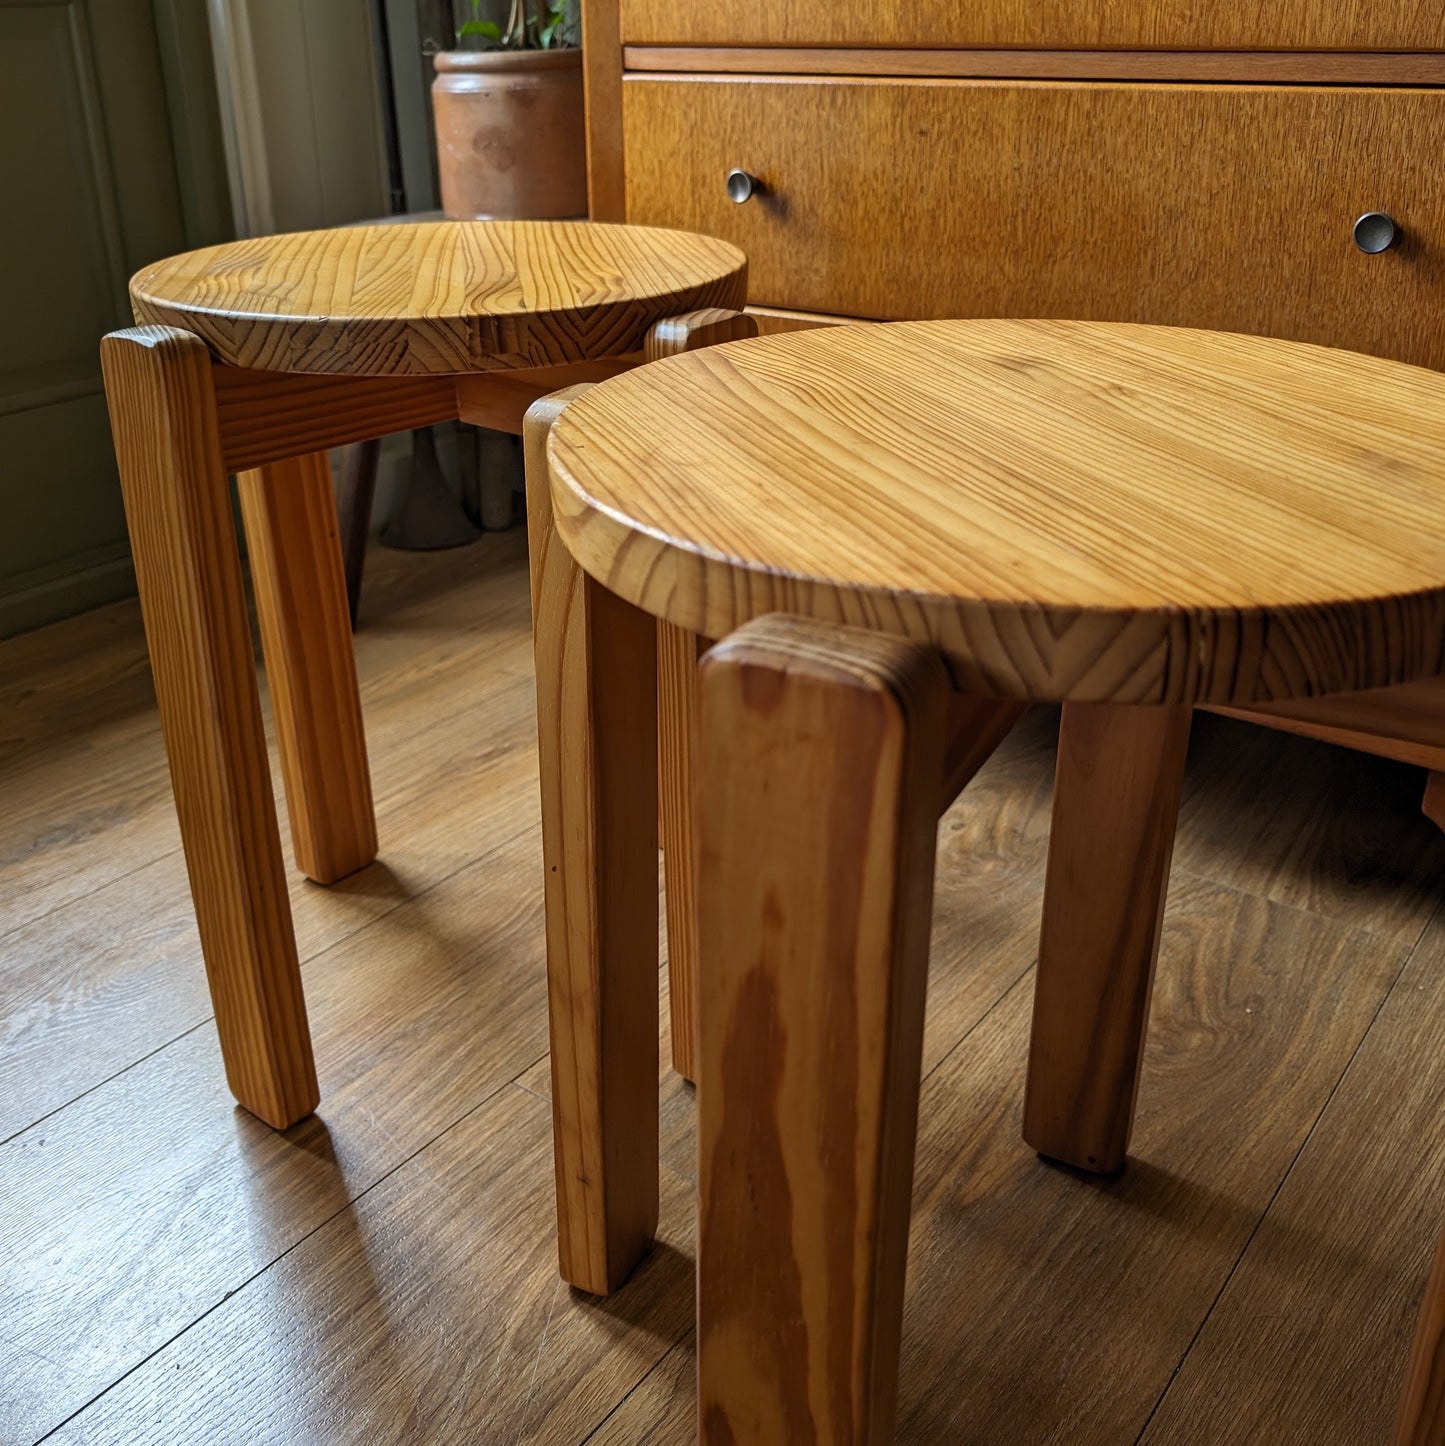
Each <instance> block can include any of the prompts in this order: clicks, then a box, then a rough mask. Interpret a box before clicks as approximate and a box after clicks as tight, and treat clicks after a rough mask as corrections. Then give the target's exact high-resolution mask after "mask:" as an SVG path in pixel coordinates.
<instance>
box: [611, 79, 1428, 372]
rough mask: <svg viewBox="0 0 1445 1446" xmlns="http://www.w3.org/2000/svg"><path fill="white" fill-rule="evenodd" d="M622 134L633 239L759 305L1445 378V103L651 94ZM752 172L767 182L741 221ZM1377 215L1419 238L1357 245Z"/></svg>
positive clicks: (1141, 94)
mask: <svg viewBox="0 0 1445 1446" xmlns="http://www.w3.org/2000/svg"><path fill="white" fill-rule="evenodd" d="M623 134H624V137H625V162H626V177H627V181H626V206H627V215H628V219H629V220H632V221H639V222H642V223H644V224H648V225H658V226H677V227H681V228H684V229H687V230H694V231H701V232H704V233H707V234H710V235H714V236H721V237H724V238H726V239H727V240H730V241H732V242H734V243H735V244H736V245H738V246H740V247H741V248H742V249H743V250H744V251H745V252H746V253H747V256H748V260H749V275H750V293H751V298H752V300H753V301H754V302H756V303H760V304H763V305H769V306H778V307H793V308H801V309H805V310H811V311H826V312H843V313H846V314H848V315H853V316H864V317H875V318H921V317H947V316H1059V317H1076V318H1085V319H1091V320H1111V321H1152V322H1169V323H1171V324H1174V325H1180V326H1197V327H1209V328H1214V329H1217V330H1222V331H1248V332H1257V333H1264V334H1268V335H1274V336H1285V337H1291V338H1295V339H1297V340H1303V341H1316V342H1324V343H1330V344H1334V345H1346V346H1350V347H1352V348H1355V349H1356V350H1360V351H1368V352H1374V353H1377V354H1380V355H1387V356H1391V357H1395V358H1397V359H1399V360H1403V361H1411V362H1417V363H1421V364H1424V365H1428V366H1442V365H1445V327H1442V326H1441V324H1440V315H1439V313H1440V304H1439V303H1440V286H1441V278H1440V271H1439V264H1440V257H1441V255H1442V254H1445V173H1442V171H1441V170H1440V168H1439V166H1438V164H1437V158H1438V157H1439V156H1440V155H1442V154H1445V90H1408V91H1389V90H1381V89H1364V88H1347V87H1334V88H1328V89H1325V88H1305V87H1299V86H1251V87H1241V86H1159V85H1091V84H1038V83H1027V82H1019V83H991V82H972V81H949V80H937V81H904V80H898V81H882V80H878V81H850V80H815V79H802V78H782V77H780V78H774V79H759V78H756V77H740V78H731V79H719V78H711V77H708V78H703V77H695V76H691V77H689V76H677V77H672V78H661V77H658V76H637V77H632V78H629V79H628V80H627V81H626V82H625V84H624V86H623ZM1402 134H1404V135H1408V136H1409V137H1410V140H1411V144H1410V147H1409V148H1408V149H1401V147H1400V145H1399V138H1400V136H1401V135H1402ZM840 138H846V142H843V141H842V140H841V139H840ZM734 166H736V167H741V168H742V169H744V170H746V171H748V172H750V173H752V174H753V175H754V176H756V177H758V178H759V179H760V180H761V182H762V183H763V185H762V189H761V191H760V193H759V194H757V195H755V196H754V197H753V198H752V199H751V200H749V201H748V202H747V203H745V204H743V205H736V204H734V203H733V202H732V201H731V200H730V199H729V198H728V194H727V191H726V188H725V185H724V178H725V177H726V175H727V173H728V170H729V169H730V168H731V167H734ZM1371 210H1380V211H1385V212H1388V213H1389V214H1390V215H1391V216H1393V217H1394V219H1395V221H1396V222H1397V223H1398V224H1399V226H1400V227H1401V230H1402V234H1403V238H1404V239H1402V241H1401V242H1400V244H1398V245H1397V246H1395V247H1392V248H1391V249H1390V250H1388V251H1386V252H1384V253H1383V254H1380V255H1366V254H1365V253H1363V252H1361V251H1359V250H1358V249H1357V248H1356V247H1355V245H1354V244H1353V243H1352V239H1351V230H1352V226H1353V223H1354V221H1355V219H1356V218H1357V217H1358V216H1359V215H1360V214H1361V213H1362V212H1365V211H1371Z"/></svg>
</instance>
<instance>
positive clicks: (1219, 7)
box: [621, 0, 1445, 50]
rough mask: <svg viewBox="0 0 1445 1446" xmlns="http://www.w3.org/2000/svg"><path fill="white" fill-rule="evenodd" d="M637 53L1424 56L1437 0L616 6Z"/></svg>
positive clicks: (1444, 18)
mask: <svg viewBox="0 0 1445 1446" xmlns="http://www.w3.org/2000/svg"><path fill="white" fill-rule="evenodd" d="M621 9H622V31H623V37H624V39H625V40H626V41H627V42H628V43H630V44H637V45H776V46H819V45H826V46H865V47H874V46H918V47H920V48H940V47H958V46H973V45H976V46H995V45H1006V46H1050V47H1060V48H1063V47H1068V48H1075V47H1077V48H1096V47H1111V48H1116V49H1121V50H1122V49H1132V48H1139V49H1152V48H1155V47H1163V48H1183V49H1200V50H1206V49H1207V50H1433V49H1439V48H1441V47H1442V46H1445V13H1442V10H1441V7H1440V4H1439V0H1271V3H1270V4H1267V5H1260V4H1240V3H1238V0H1215V3H1206V4H1200V3H1197V0H1070V3H1067V4H1041V3H1039V0H967V3H965V4H945V5H899V4H881V3H878V0H870V3H863V0H788V3H787V4H772V5H767V4H763V5H759V4H756V3H753V4H744V3H741V0H687V3H686V4H681V5H680V4H678V3H677V0H622V7H621Z"/></svg>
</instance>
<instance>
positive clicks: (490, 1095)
mask: <svg viewBox="0 0 1445 1446" xmlns="http://www.w3.org/2000/svg"><path fill="white" fill-rule="evenodd" d="M511 1087H512V1085H511V1081H510V1080H501V1081H499V1082H498V1084H497V1085H496V1086H495V1087H494V1088H493V1089H490V1090H488V1091H487V1093H486V1094H485V1095H484V1096H483V1097H482V1098H481V1099H480V1100H478V1101H477V1102H476V1104H474V1105H473V1106H472V1107H471V1108H470V1109H469V1110H464V1111H463V1112H462V1113H461V1114H460V1115H458V1116H457V1117H456V1119H454V1120H452V1121H451V1122H450V1123H449V1124H446V1125H444V1126H442V1128H441V1129H439V1130H438V1131H437V1132H436V1134H434V1135H432V1136H430V1137H429V1138H428V1139H426V1140H424V1141H423V1142H422V1143H421V1144H420V1145H418V1146H417V1147H416V1149H414V1150H413V1151H412V1152H411V1153H410V1154H408V1155H404V1156H403V1157H402V1158H401V1159H400V1160H398V1161H397V1162H396V1164H394V1165H393V1166H392V1167H391V1168H390V1169H389V1170H387V1171H386V1172H385V1173H384V1174H381V1175H378V1176H377V1178H376V1179H375V1180H373V1181H372V1182H371V1184H370V1185H368V1186H367V1187H366V1188H365V1189H364V1190H362V1191H360V1192H359V1193H358V1194H356V1195H353V1196H352V1197H351V1198H350V1199H349V1200H347V1202H346V1203H345V1204H344V1205H340V1206H338V1207H337V1208H336V1209H335V1210H333V1211H332V1212H331V1214H329V1215H328V1216H326V1218H325V1219H324V1220H318V1221H317V1222H316V1224H315V1225H313V1226H312V1227H311V1229H310V1230H308V1231H306V1232H305V1234H303V1235H299V1236H298V1237H297V1238H296V1239H295V1240H293V1241H292V1242H291V1244H290V1245H288V1246H287V1247H286V1249H285V1250H283V1251H282V1252H281V1253H280V1254H279V1255H277V1256H275V1257H274V1258H273V1259H271V1260H269V1261H267V1263H266V1264H265V1265H263V1266H262V1267H261V1268H260V1269H259V1270H257V1271H254V1272H253V1273H252V1274H250V1275H248V1276H247V1277H246V1278H245V1280H243V1281H242V1282H241V1283H240V1284H239V1285H234V1286H232V1287H231V1288H230V1289H229V1290H227V1291H226V1292H225V1294H224V1295H222V1296H221V1297H220V1299H219V1300H217V1301H215V1302H214V1303H213V1304H211V1305H209V1306H207V1307H206V1309H205V1310H203V1311H202V1312H201V1313H200V1314H199V1315H198V1316H196V1318H195V1319H194V1320H192V1321H190V1322H189V1323H188V1324H186V1325H184V1326H182V1327H181V1329H180V1330H178V1331H177V1332H176V1333H175V1334H174V1335H173V1336H169V1337H167V1338H166V1340H164V1341H162V1342H161V1344H160V1345H158V1346H157V1347H156V1348H155V1349H154V1350H153V1351H151V1352H149V1353H148V1354H147V1355H145V1356H143V1357H142V1358H141V1359H140V1360H138V1361H137V1362H136V1363H135V1364H134V1365H133V1366H130V1367H128V1368H127V1369H126V1370H124V1371H122V1372H121V1374H120V1375H118V1376H117V1377H116V1378H115V1380H113V1381H112V1382H111V1383H110V1384H109V1385H108V1386H107V1387H105V1389H104V1390H102V1391H97V1392H96V1393H95V1395H94V1396H92V1397H91V1398H90V1399H89V1400H88V1401H87V1402H86V1403H85V1404H84V1405H83V1406H78V1407H77V1408H76V1409H75V1410H74V1411H72V1412H71V1413H70V1415H68V1416H67V1417H66V1418H65V1419H64V1420H63V1421H57V1422H56V1423H55V1425H54V1426H52V1427H51V1428H50V1429H49V1430H48V1431H47V1432H46V1433H45V1434H44V1435H43V1436H39V1437H37V1438H36V1439H35V1442H34V1443H33V1446H40V1443H41V1442H42V1441H48V1440H49V1439H50V1438H51V1437H52V1436H53V1435H55V1433H56V1432H57V1431H61V1430H63V1429H64V1428H65V1427H66V1426H68V1425H69V1424H70V1423H71V1422H72V1421H74V1420H75V1418H76V1417H77V1416H80V1415H82V1414H84V1413H85V1412H86V1411H88V1410H90V1408H91V1407H92V1406H94V1405H95V1404H96V1403H97V1402H98V1401H102V1400H104V1399H105V1397H106V1396H108V1395H109V1394H110V1393H111V1392H112V1391H113V1390H115V1388H116V1387H117V1386H119V1385H121V1384H122V1383H123V1382H124V1381H127V1380H129V1379H130V1377H131V1376H133V1375H134V1374H135V1373H136V1372H137V1371H139V1370H141V1369H142V1368H143V1367H145V1366H146V1365H148V1364H149V1363H150V1362H151V1361H153V1360H154V1359H155V1358H156V1357H157V1356H158V1355H160V1354H161V1353H162V1352H163V1351H167V1350H169V1349H170V1348H171V1346H173V1345H174V1344H175V1343H176V1342H177V1341H178V1340H180V1339H181V1337H182V1336H184V1335H187V1334H189V1333H190V1332H191V1331H193V1330H194V1329H195V1328H196V1327H197V1326H198V1325H200V1323H201V1322H202V1321H203V1320H205V1319H206V1318H207V1317H208V1316H210V1315H213V1314H214V1313H215V1312H216V1311H218V1310H219V1309H220V1308H221V1307H222V1306H223V1305H225V1304H226V1303H227V1302H228V1301H230V1300H231V1299H232V1298H233V1297H234V1296H238V1295H240V1294H241V1292H242V1291H243V1290H247V1289H249V1288H250V1287H251V1286H252V1285H253V1284H254V1283H255V1282H256V1281H258V1280H260V1279H261V1277H262V1276H263V1275H265V1274H267V1272H268V1271H271V1270H274V1269H275V1268H276V1266H278V1265H279V1264H280V1263H281V1262H282V1261H283V1260H285V1259H286V1257H287V1256H289V1255H291V1254H293V1253H294V1252H295V1251H296V1250H298V1249H300V1247H301V1246H302V1245H304V1244H305V1243H306V1242H307V1241H308V1240H310V1239H311V1237H312V1236H313V1235H315V1234H316V1233H317V1231H320V1230H324V1229H326V1227H327V1226H328V1225H330V1224H331V1222H332V1221H333V1220H335V1219H337V1218H338V1217H339V1216H341V1215H344V1214H345V1213H346V1212H347V1211H348V1210H355V1209H356V1207H357V1206H358V1205H359V1204H360V1203H361V1202H362V1201H363V1200H365V1199H366V1197H367V1196H368V1195H370V1194H371V1192H372V1191H373V1190H375V1189H376V1188H377V1187H378V1186H379V1185H382V1184H384V1183H385V1182H386V1181H387V1180H389V1179H391V1177H392V1176H393V1175H395V1174H396V1172H397V1171H398V1170H401V1169H404V1168H405V1167H406V1166H407V1165H409V1164H410V1163H411V1162H412V1161H413V1160H415V1159H416V1157H417V1156H418V1155H420V1154H421V1153H422V1152H423V1151H424V1150H429V1149H431V1147H432V1146H433V1145H434V1144H436V1142H437V1141H438V1140H440V1139H441V1138H442V1136H443V1135H446V1134H449V1133H450V1132H451V1131H452V1130H454V1129H456V1127H457V1126H458V1125H460V1124H462V1123H463V1122H464V1121H466V1120H469V1119H470V1118H471V1117H472V1116H473V1115H474V1114H476V1113H477V1111H478V1110H480V1109H483V1108H485V1107H486V1106H487V1105H488V1104H490V1103H491V1102H492V1101H493V1100H495V1099H496V1098H497V1097H498V1096H499V1095H501V1094H503V1093H505V1092H506V1091H507V1090H508V1089H510V1088H511Z"/></svg>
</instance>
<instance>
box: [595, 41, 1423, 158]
mask: <svg viewBox="0 0 1445 1446" xmlns="http://www.w3.org/2000/svg"><path fill="white" fill-rule="evenodd" d="M622 64H623V66H624V68H625V69H627V70H629V71H633V72H640V71H661V72H663V73H671V72H679V71H681V72H689V71H701V72H712V73H715V74H722V75H864V76H867V75H875V76H876V75H888V76H931V77H935V78H942V77H949V76H951V77H953V78H955V79H971V80H987V79H996V80H999V79H1015V80H1155V81H1157V80H1176V81H1198V80H1209V81H1221V80H1223V81H1234V82H1236V83H1238V84H1247V85H1270V84H1286V85H1290V84H1305V85H1442V84H1445V54H1438V55H1398V54H1374V53H1364V54H1361V53H1359V52H1357V51H1356V52H1337V51H1318V50H1315V51H1295V52H1288V51H1277V50H1256V51H1238V50H1225V51H1213V50H846V49H843V48H841V47H838V46H829V47H819V48H812V49H802V48H799V49H791V48H790V49H786V50H779V49H776V48H774V49H770V48H768V47H766V46H755V47H746V46H738V45H719V46H702V45H628V46H625V47H624V48H623V51H622ZM620 99H621V97H620V95H619V97H618V102H617V103H619V104H620ZM619 164H620V160H619Z"/></svg>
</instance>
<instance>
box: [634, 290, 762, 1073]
mask: <svg viewBox="0 0 1445 1446" xmlns="http://www.w3.org/2000/svg"><path fill="white" fill-rule="evenodd" d="M757 334H758V323H757V318H756V317H752V316H748V315H747V313H746V312H741V311H730V310H726V309H724V308H721V307H710V308H706V309H704V310H702V311H689V312H684V313H683V314H682V315H680V316H671V317H668V318H666V319H665V320H663V321H659V322H656V323H655V324H654V325H653V326H652V327H651V329H650V330H649V331H648V333H647V337H646V340H645V342H644V344H643V354H644V355H645V356H646V358H647V360H648V361H650V362H651V361H660V360H661V359H662V358H663V357H669V356H681V355H682V354H683V353H684V352H690V351H701V350H702V349H703V348H704V347H709V346H718V345H720V344H721V343H723V342H727V341H742V340H744V339H746V338H748V337H753V336H756V335H757ZM704 646H705V644H704V643H703V642H702V641H701V639H699V638H696V637H694V636H693V635H692V634H691V633H688V632H684V631H683V630H682V629H681V628H675V627H672V626H671V625H670V624H668V623H661V622H660V623H659V624H658V625H657V648H658V677H657V691H658V719H657V724H658V746H659V748H660V750H661V758H662V774H661V779H660V790H659V795H660V800H661V817H660V819H659V830H660V834H661V838H662V869H663V877H664V880H665V882H666V885H667V980H668V995H669V1000H670V1006H671V1007H670V1011H669V1012H670V1018H671V1024H672V1067H673V1069H675V1070H676V1071H677V1072H678V1074H680V1075H681V1076H682V1077H683V1079H685V1080H695V1079H696V1078H697V901H696V895H695V884H694V880H695V868H696V857H695V852H694V850H695V843H694V830H693V819H692V815H693V764H694V759H695V757H696V753H697V661H698V657H699V655H700V654H701V652H702V649H703V647H704Z"/></svg>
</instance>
